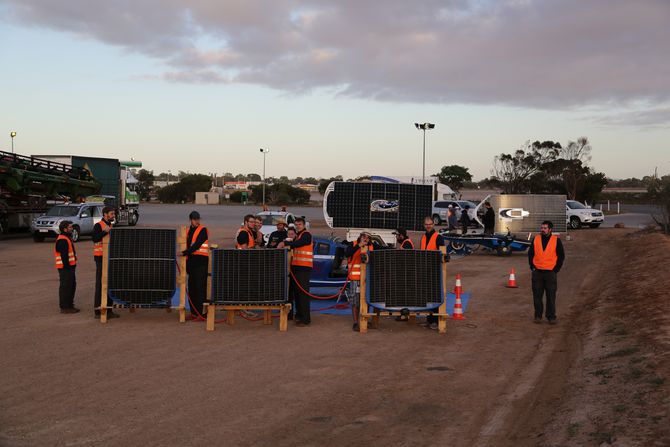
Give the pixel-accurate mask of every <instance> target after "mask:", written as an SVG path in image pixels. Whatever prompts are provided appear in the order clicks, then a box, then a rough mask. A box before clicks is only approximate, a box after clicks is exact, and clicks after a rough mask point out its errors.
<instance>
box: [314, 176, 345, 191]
mask: <svg viewBox="0 0 670 447" xmlns="http://www.w3.org/2000/svg"><path fill="white" fill-rule="evenodd" d="M341 181H342V176H341V175H336V176H335V177H331V178H327V179H326V178H322V179H321V180H319V192H320V193H321V194H323V193H325V192H326V188H327V187H328V185H330V184H331V183H332V182H341Z"/></svg>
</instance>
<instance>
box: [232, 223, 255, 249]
mask: <svg viewBox="0 0 670 447" xmlns="http://www.w3.org/2000/svg"><path fill="white" fill-rule="evenodd" d="M240 231H246V232H247V235H248V236H249V243H248V244H247V248H254V247H255V246H256V240H255V239H254V233H253V232H252V231H251V230H250V229H248V228H247V227H242V228H240ZM238 234H239V233H238ZM235 248H237V249H240V248H243V247H242V246H241V245H240V244H235Z"/></svg>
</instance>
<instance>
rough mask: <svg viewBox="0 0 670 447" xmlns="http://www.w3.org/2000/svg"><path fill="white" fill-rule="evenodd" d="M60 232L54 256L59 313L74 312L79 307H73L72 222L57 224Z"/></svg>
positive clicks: (73, 259)
mask: <svg viewBox="0 0 670 447" xmlns="http://www.w3.org/2000/svg"><path fill="white" fill-rule="evenodd" d="M58 230H59V232H60V234H59V235H58V238H56V246H55V248H54V256H55V258H56V268H57V269H58V277H59V279H60V286H59V288H58V300H59V305H60V313H62V314H76V313H77V312H79V309H77V308H76V307H74V294H75V292H76V290H77V277H76V273H75V272H76V269H77V252H76V251H75V249H74V242H72V239H71V237H70V235H71V234H72V222H70V221H69V220H64V221H62V222H61V223H60V224H59V225H58Z"/></svg>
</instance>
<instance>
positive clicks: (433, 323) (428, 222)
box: [420, 216, 444, 330]
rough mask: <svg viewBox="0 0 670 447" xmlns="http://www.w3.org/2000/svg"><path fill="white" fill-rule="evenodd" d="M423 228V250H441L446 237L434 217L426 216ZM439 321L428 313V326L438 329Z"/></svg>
mask: <svg viewBox="0 0 670 447" xmlns="http://www.w3.org/2000/svg"><path fill="white" fill-rule="evenodd" d="M423 228H424V229H425V230H426V232H425V233H424V234H423V236H421V245H420V247H421V250H439V249H440V247H443V246H444V238H443V237H442V236H440V234H439V233H438V232H437V231H435V222H433V218H432V217H430V216H426V218H425V219H424V220H423ZM437 321H438V318H437V317H436V316H435V315H428V317H426V327H427V328H428V329H435V330H437V328H438V324H437Z"/></svg>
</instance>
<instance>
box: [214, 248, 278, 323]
mask: <svg viewBox="0 0 670 447" xmlns="http://www.w3.org/2000/svg"><path fill="white" fill-rule="evenodd" d="M213 248H214V247H213ZM288 264H289V266H290V265H291V254H290V252H289V255H288ZM289 268H290V267H289ZM208 271H209V274H208V275H207V300H206V301H205V304H204V312H205V315H206V318H207V324H206V325H205V326H206V329H207V330H208V331H213V330H214V325H215V323H216V311H217V310H219V311H224V310H225V311H226V324H228V325H230V326H232V325H234V324H235V312H239V311H243V310H262V311H263V324H265V325H271V324H272V311H273V310H279V331H280V332H286V331H287V330H288V315H289V313H290V312H291V303H284V304H252V305H239V304H215V303H212V257H211V256H210V257H209V269H208Z"/></svg>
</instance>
